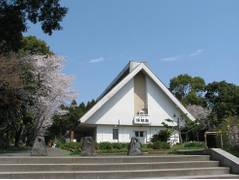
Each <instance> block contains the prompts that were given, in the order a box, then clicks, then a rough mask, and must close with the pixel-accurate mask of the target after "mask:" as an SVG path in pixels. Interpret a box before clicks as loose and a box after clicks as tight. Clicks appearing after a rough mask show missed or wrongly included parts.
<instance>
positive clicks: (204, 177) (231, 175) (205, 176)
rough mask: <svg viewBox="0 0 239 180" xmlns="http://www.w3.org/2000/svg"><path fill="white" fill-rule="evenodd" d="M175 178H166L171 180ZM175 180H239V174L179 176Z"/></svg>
mask: <svg viewBox="0 0 239 180" xmlns="http://www.w3.org/2000/svg"><path fill="white" fill-rule="evenodd" d="M171 178H175V177H166V179H171ZM177 179H239V174H217V175H200V176H179V177H177Z"/></svg>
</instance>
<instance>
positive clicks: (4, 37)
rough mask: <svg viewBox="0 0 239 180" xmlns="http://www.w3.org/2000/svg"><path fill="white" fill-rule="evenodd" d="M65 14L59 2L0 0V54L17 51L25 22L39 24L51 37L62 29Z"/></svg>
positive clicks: (25, 27)
mask: <svg viewBox="0 0 239 180" xmlns="http://www.w3.org/2000/svg"><path fill="white" fill-rule="evenodd" d="M66 13H67V8H65V7H62V6H61V5H60V0H41V1H36V0H29V1H25V0H14V1H9V0H0V53H2V52H9V51H15V52H16V51H18V49H19V48H20V47H21V42H22V33H23V32H26V31H27V29H28V26H27V22H29V21H30V22H32V23H34V24H36V23H40V24H41V28H42V30H43V32H44V33H47V34H49V35H51V34H52V32H53V31H55V30H60V29H61V28H62V27H61V25H60V21H62V19H63V17H64V16H65V15H66Z"/></svg>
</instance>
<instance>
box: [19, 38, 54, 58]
mask: <svg viewBox="0 0 239 180" xmlns="http://www.w3.org/2000/svg"><path fill="white" fill-rule="evenodd" d="M19 53H20V54H23V55H25V54H40V55H44V54H53V52H52V51H51V50H50V47H49V46H48V45H47V44H46V42H45V41H43V40H40V39H38V38H36V37H35V36H25V37H23V39H22V43H21V48H20V49H19Z"/></svg>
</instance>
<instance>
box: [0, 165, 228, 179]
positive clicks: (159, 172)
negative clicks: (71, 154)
mask: <svg viewBox="0 0 239 180" xmlns="http://www.w3.org/2000/svg"><path fill="white" fill-rule="evenodd" d="M228 173H229V168H225V167H206V168H187V169H183V168H180V169H178V168H177V169H153V170H115V171H64V172H62V171H38V172H37V171H35V172H0V178H5V179H11V178H14V179H22V178H24V179H29V178H31V179H42V178H43V179H52V178H54V179H58V178H59V179H63V178H68V179H73V178H77V179H90V178H93V179H98V178H100V179H103V178H104V179H105V178H108V179H120V178H127V179H129V178H152V177H155V178H161V177H165V176H166V177H167V176H168V177H169V176H171V177H179V176H197V175H220V174H228Z"/></svg>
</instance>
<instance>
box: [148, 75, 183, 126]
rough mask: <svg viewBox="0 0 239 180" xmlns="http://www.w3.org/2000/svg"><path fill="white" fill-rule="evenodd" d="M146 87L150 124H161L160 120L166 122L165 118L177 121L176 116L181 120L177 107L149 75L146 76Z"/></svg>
mask: <svg viewBox="0 0 239 180" xmlns="http://www.w3.org/2000/svg"><path fill="white" fill-rule="evenodd" d="M146 89H147V98H148V114H149V116H150V120H151V125H152V126H162V122H166V121H165V120H166V119H171V120H174V121H175V122H177V119H178V118H180V120H181V112H180V111H179V109H178V108H177V107H176V105H175V104H174V103H173V102H172V101H171V100H170V99H169V98H168V97H167V95H165V93H164V92H163V91H162V90H161V89H160V88H159V87H158V86H157V84H156V83H154V82H153V81H152V80H151V79H150V78H149V77H147V78H146ZM174 115H175V116H174ZM174 125H176V123H175V124H174Z"/></svg>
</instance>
